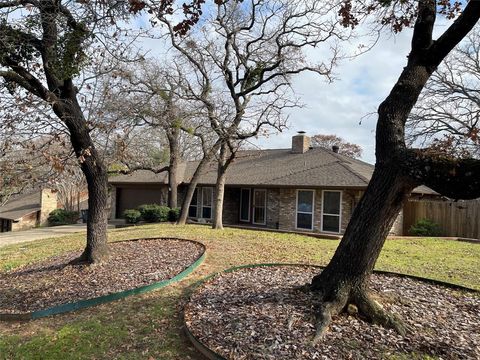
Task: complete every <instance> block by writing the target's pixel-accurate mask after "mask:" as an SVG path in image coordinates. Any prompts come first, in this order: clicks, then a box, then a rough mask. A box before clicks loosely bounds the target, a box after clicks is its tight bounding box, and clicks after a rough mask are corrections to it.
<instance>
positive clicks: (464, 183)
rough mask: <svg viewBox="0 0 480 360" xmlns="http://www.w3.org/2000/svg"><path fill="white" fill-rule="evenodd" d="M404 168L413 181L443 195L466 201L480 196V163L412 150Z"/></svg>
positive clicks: (408, 153) (408, 152)
mask: <svg viewBox="0 0 480 360" xmlns="http://www.w3.org/2000/svg"><path fill="white" fill-rule="evenodd" d="M399 163H400V164H403V162H402V161H401V162H399ZM404 167H405V171H406V172H407V173H408V175H409V176H411V177H412V178H413V179H415V180H417V181H418V182H419V183H421V184H425V185H426V186H428V187H430V188H431V189H433V190H435V191H436V192H438V193H439V194H441V195H443V196H446V197H449V198H452V199H462V200H470V199H476V198H478V197H480V160H477V159H453V158H447V157H443V156H441V155H438V154H429V152H428V149H427V150H423V149H422V150H419V149H409V150H407V152H406V161H405V163H404Z"/></svg>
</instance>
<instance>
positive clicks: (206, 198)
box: [202, 187, 213, 219]
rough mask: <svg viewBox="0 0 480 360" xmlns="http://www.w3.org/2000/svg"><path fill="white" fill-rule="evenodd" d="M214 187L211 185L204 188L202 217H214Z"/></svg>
mask: <svg viewBox="0 0 480 360" xmlns="http://www.w3.org/2000/svg"><path fill="white" fill-rule="evenodd" d="M212 203H213V189H212V188H211V187H204V188H202V218H204V219H211V218H212Z"/></svg>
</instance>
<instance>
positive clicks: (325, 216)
mask: <svg viewBox="0 0 480 360" xmlns="http://www.w3.org/2000/svg"><path fill="white" fill-rule="evenodd" d="M322 195H323V201H322V231H326V232H334V233H339V232H340V224H341V208H342V206H341V204H342V192H341V191H323V192H322Z"/></svg>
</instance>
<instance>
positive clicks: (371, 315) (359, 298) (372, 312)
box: [352, 290, 408, 336]
mask: <svg viewBox="0 0 480 360" xmlns="http://www.w3.org/2000/svg"><path fill="white" fill-rule="evenodd" d="M352 302H353V303H354V304H355V305H356V306H357V307H358V310H359V314H360V315H362V316H364V317H365V318H366V319H367V321H369V322H371V323H372V324H377V325H381V326H383V327H385V328H388V329H394V330H395V331H396V332H398V333H399V334H400V335H402V336H405V335H406V334H407V331H408V329H407V326H406V325H405V323H404V322H403V321H402V320H401V319H400V318H399V317H398V316H396V315H395V314H392V313H389V312H388V311H386V310H384V309H383V307H382V305H380V303H378V302H377V301H376V300H374V299H372V297H371V296H369V295H368V293H367V292H366V291H365V290H357V291H355V292H354V293H353V296H352Z"/></svg>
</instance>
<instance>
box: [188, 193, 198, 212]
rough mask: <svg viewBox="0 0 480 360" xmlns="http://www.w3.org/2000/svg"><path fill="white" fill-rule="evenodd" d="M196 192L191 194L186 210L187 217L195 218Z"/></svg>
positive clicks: (196, 209)
mask: <svg viewBox="0 0 480 360" xmlns="http://www.w3.org/2000/svg"><path fill="white" fill-rule="evenodd" d="M197 211H198V191H197V189H195V191H194V192H193V197H192V201H191V202H190V207H189V208H188V217H191V218H196V217H197V214H198V212H197Z"/></svg>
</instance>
